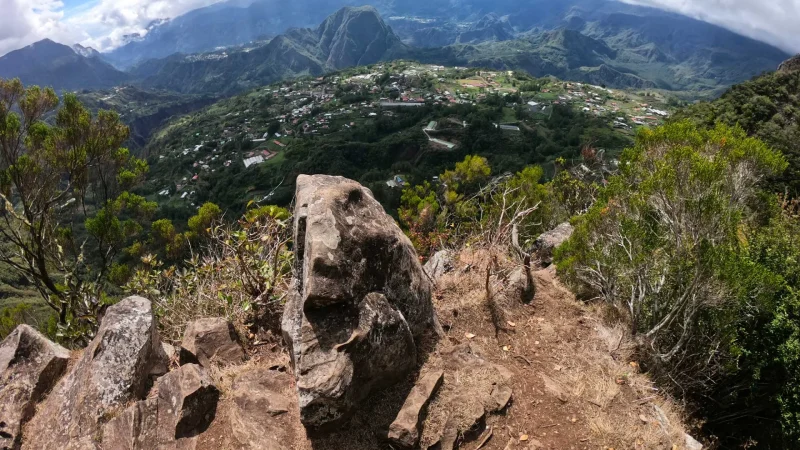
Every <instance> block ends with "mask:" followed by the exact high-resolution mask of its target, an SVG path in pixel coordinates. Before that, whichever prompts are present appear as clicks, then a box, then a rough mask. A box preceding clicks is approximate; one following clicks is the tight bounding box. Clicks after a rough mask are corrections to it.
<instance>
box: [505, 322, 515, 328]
mask: <svg viewBox="0 0 800 450" xmlns="http://www.w3.org/2000/svg"><path fill="white" fill-rule="evenodd" d="M506 323H507V324H508V326H510V327H511V328H514V327H516V326H517V324H516V323H514V322H512V321H510V320H508V321H506Z"/></svg>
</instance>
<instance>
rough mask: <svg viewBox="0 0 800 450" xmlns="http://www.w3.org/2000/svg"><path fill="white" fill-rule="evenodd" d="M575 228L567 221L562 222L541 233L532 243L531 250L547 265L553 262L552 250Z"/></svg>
mask: <svg viewBox="0 0 800 450" xmlns="http://www.w3.org/2000/svg"><path fill="white" fill-rule="evenodd" d="M574 231H575V229H574V228H573V227H572V225H570V224H569V223H568V222H565V223H562V224H561V225H559V226H557V227H556V228H555V229H553V230H550V231H548V232H546V233H543V234H542V235H541V236H539V237H538V238H537V239H536V241H535V242H534V243H533V249H532V252H531V253H533V254H534V255H536V257H538V258H539V260H540V261H541V263H542V266H544V267H547V266H549V265H550V264H553V252H554V251H555V249H556V248H558V246H560V245H561V244H563V243H564V242H566V241H567V239H569V238H570V237H571V236H572V233H573V232H574Z"/></svg>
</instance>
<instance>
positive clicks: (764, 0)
mask: <svg viewBox="0 0 800 450" xmlns="http://www.w3.org/2000/svg"><path fill="white" fill-rule="evenodd" d="M621 1H624V2H625V3H631V4H637V5H646V6H653V7H656V8H661V9H666V10H669V11H674V12H678V13H681V14H684V15H687V16H689V17H694V18H696V19H700V20H703V21H706V22H710V23H713V24H716V25H720V26H723V27H725V28H728V29H730V30H732V31H735V32H737V33H739V34H743V35H745V36H748V37H751V38H754V39H758V40H762V41H765V42H768V43H770V44H772V45H775V46H777V47H780V48H782V49H784V50H786V51H789V52H798V51H800V27H798V23H800V0H621Z"/></svg>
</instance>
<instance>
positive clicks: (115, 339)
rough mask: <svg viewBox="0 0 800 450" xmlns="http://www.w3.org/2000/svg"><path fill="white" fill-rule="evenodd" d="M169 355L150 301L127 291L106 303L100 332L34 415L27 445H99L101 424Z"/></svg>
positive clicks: (142, 389)
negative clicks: (116, 300) (162, 342)
mask: <svg viewBox="0 0 800 450" xmlns="http://www.w3.org/2000/svg"><path fill="white" fill-rule="evenodd" d="M164 367H166V355H165V354H164V350H163V349H162V347H161V342H160V341H159V338H158V332H157V327H156V320H155V317H154V316H153V309H152V306H151V304H150V301H148V300H146V299H144V298H141V297H128V298H126V299H125V300H122V301H121V302H119V303H117V304H116V305H113V306H111V307H110V308H108V311H107V312H106V315H105V317H104V318H103V322H102V324H101V325H100V329H99V330H98V332H97V336H96V337H95V338H94V340H92V342H91V344H90V345H89V347H87V348H86V349H85V350H84V351H83V356H82V357H81V359H80V361H79V362H78V363H77V364H76V365H75V367H74V368H73V369H72V370H71V371H70V372H69V374H68V375H67V376H65V377H64V378H62V379H61V381H59V382H58V384H57V385H56V387H55V388H54V389H53V392H52V393H51V394H50V395H49V396H48V398H47V400H45V401H44V402H43V403H42V404H41V407H40V408H39V413H38V414H37V415H36V416H35V417H34V418H33V419H32V420H31V421H30V423H29V425H28V428H27V429H26V431H27V432H28V434H27V435H26V438H25V442H24V445H23V448H30V449H36V450H49V449H54V450H55V449H58V450H65V449H96V448H99V447H98V446H99V439H98V436H99V435H100V434H101V430H100V425H101V424H102V423H103V422H105V421H106V420H108V418H109V416H112V415H113V414H114V413H115V412H116V411H117V410H118V409H119V408H121V407H122V406H123V405H125V404H127V403H128V402H130V401H131V400H136V399H140V398H143V397H144V395H145V394H146V392H147V389H148V387H149V385H150V383H151V376H153V375H159V374H160V373H163V372H162V370H163V368H164Z"/></svg>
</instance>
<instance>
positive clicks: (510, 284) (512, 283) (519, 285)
mask: <svg viewBox="0 0 800 450" xmlns="http://www.w3.org/2000/svg"><path fill="white" fill-rule="evenodd" d="M503 293H504V294H505V295H506V297H507V298H509V299H510V300H512V301H514V302H517V301H520V302H522V303H525V304H528V303H530V302H532V301H533V298H534V297H535V296H536V283H535V282H534V280H533V274H531V271H530V269H528V268H526V267H518V268H517V269H516V270H514V271H513V272H511V275H510V276H509V277H508V281H507V283H506V285H505V286H504V288H503Z"/></svg>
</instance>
